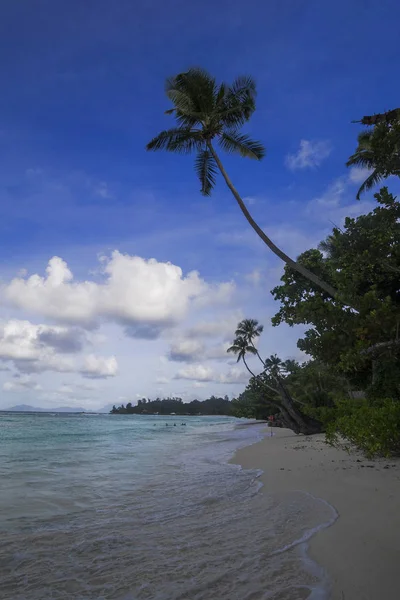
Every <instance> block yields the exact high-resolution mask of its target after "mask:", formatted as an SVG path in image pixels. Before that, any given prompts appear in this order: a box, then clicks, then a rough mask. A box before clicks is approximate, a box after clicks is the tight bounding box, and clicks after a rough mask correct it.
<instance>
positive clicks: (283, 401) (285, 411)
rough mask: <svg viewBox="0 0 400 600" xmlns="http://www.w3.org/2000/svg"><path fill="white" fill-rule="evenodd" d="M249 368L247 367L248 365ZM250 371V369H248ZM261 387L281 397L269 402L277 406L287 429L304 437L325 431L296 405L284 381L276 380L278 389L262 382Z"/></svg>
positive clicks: (320, 424)
mask: <svg viewBox="0 0 400 600" xmlns="http://www.w3.org/2000/svg"><path fill="white" fill-rule="evenodd" d="M246 366H247V365H246ZM248 370H249V371H250V369H248ZM259 381H260V383H261V385H263V386H264V387H265V388H267V389H268V390H269V391H272V392H274V393H276V394H278V395H279V397H280V400H279V401H277V400H270V399H268V402H269V403H270V404H272V406H275V407H276V408H277V409H278V410H279V411H280V413H281V415H282V420H283V421H284V423H285V425H286V427H287V428H288V429H291V430H292V431H294V433H297V434H299V433H303V434H304V435H312V434H314V433H321V432H322V431H323V426H322V423H320V422H319V421H317V420H316V419H314V418H313V417H310V416H308V415H305V414H304V413H302V412H301V411H300V410H299V409H298V408H297V407H296V405H295V403H294V400H293V398H292V397H291V395H290V394H289V392H288V390H287V389H286V387H285V386H284V385H283V383H282V381H280V380H279V379H276V380H275V381H276V383H277V389H274V388H273V387H272V386H270V385H268V384H267V383H265V382H264V381H262V380H259Z"/></svg>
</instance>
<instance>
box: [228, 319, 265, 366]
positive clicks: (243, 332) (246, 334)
mask: <svg viewBox="0 0 400 600" xmlns="http://www.w3.org/2000/svg"><path fill="white" fill-rule="evenodd" d="M263 331H264V325H260V324H259V322H258V321H257V320H256V319H243V321H240V323H239V324H238V326H237V329H236V331H235V336H236V337H243V338H244V339H245V340H247V343H248V344H249V345H250V346H253V348H254V349H255V351H256V354H257V356H258V358H259V359H260V361H261V362H262V364H264V361H263V359H262V358H261V356H260V354H259V352H258V350H257V348H256V346H255V344H254V340H255V339H256V338H258V337H260V335H261V334H262V332H263Z"/></svg>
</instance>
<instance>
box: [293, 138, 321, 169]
mask: <svg viewBox="0 0 400 600" xmlns="http://www.w3.org/2000/svg"><path fill="white" fill-rule="evenodd" d="M331 151H332V147H331V144H330V143H329V142H328V141H327V140H320V141H318V140H301V141H300V148H299V149H298V151H297V152H296V153H294V154H288V155H287V156H286V159H285V164H286V166H287V167H288V169H290V170H291V171H296V170H298V169H309V168H311V169H313V168H316V167H319V165H320V164H321V163H322V161H323V160H324V159H325V158H327V157H328V156H329V155H330V153H331Z"/></svg>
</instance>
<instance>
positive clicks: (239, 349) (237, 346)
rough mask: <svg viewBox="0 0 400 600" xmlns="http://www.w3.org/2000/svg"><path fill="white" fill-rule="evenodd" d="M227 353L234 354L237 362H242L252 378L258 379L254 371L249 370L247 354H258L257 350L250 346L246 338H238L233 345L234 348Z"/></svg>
mask: <svg viewBox="0 0 400 600" xmlns="http://www.w3.org/2000/svg"><path fill="white" fill-rule="evenodd" d="M227 352H232V353H233V354H236V355H237V361H236V362H239V361H240V360H242V361H243V363H244V365H245V367H246V369H247V370H248V372H249V373H250V374H251V376H252V377H256V375H254V373H253V371H252V370H251V369H250V368H249V365H248V364H247V362H246V354H257V350H256V349H255V348H254V346H252V345H251V344H249V343H248V341H247V340H246V339H245V338H244V337H236V338H235V339H234V341H233V343H232V346H230V347H229V348H228V350H227Z"/></svg>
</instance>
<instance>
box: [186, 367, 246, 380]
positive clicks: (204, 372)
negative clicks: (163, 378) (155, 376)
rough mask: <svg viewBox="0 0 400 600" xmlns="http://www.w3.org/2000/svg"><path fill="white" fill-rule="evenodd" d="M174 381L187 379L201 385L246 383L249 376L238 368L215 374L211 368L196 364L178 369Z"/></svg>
mask: <svg viewBox="0 0 400 600" xmlns="http://www.w3.org/2000/svg"><path fill="white" fill-rule="evenodd" d="M175 379H187V380H189V381H196V382H202V383H205V382H213V383H247V382H248V380H249V375H248V373H246V371H244V370H243V369H241V368H240V367H238V366H234V367H231V368H230V369H229V370H228V371H227V372H226V373H217V372H216V371H215V370H214V369H213V368H212V367H208V366H205V365H202V364H197V365H188V366H187V367H185V368H183V369H180V370H179V371H178V372H177V373H176V375H175Z"/></svg>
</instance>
